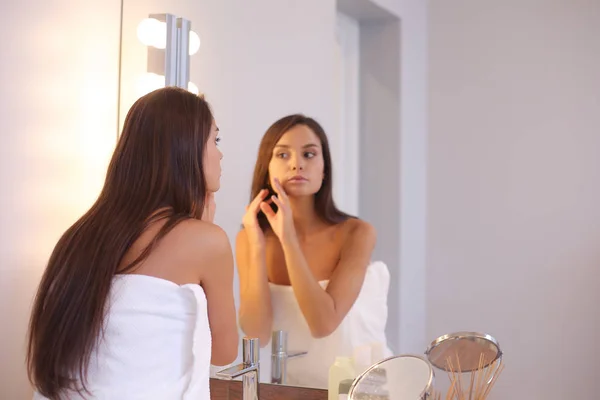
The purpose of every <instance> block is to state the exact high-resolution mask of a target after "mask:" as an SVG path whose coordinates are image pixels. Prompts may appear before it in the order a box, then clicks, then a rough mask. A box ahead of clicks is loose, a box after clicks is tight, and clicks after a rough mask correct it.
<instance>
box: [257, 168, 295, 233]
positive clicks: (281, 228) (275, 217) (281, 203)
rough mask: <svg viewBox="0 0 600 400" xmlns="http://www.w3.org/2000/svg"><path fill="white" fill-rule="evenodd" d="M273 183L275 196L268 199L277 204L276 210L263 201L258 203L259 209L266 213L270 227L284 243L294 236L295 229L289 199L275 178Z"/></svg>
mask: <svg viewBox="0 0 600 400" xmlns="http://www.w3.org/2000/svg"><path fill="white" fill-rule="evenodd" d="M274 183H275V185H274V187H273V189H274V190H275V192H276V193H277V196H271V199H270V200H272V201H273V203H275V204H276V205H277V212H275V211H273V207H271V205H270V204H269V203H267V202H265V201H263V202H261V203H260V209H261V211H262V212H263V213H264V214H265V215H266V217H267V220H268V221H269V224H270V225H271V229H273V232H274V233H275V235H277V237H278V238H279V241H280V242H281V243H284V242H287V241H289V240H292V239H294V238H295V235H296V229H295V228H294V220H293V218H292V209H291V208H290V199H289V197H288V195H287V193H285V190H283V186H281V183H280V182H279V180H278V179H277V178H275V179H274Z"/></svg>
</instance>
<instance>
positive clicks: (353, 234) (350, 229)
mask: <svg viewBox="0 0 600 400" xmlns="http://www.w3.org/2000/svg"><path fill="white" fill-rule="evenodd" d="M340 230H341V232H342V234H343V236H344V242H348V241H352V240H354V239H356V238H361V237H362V238H364V239H369V240H376V239H377V230H376V229H375V227H374V226H373V225H371V224H370V223H369V222H367V221H365V220H363V219H360V218H349V219H347V220H346V221H344V222H342V223H341V224H340Z"/></svg>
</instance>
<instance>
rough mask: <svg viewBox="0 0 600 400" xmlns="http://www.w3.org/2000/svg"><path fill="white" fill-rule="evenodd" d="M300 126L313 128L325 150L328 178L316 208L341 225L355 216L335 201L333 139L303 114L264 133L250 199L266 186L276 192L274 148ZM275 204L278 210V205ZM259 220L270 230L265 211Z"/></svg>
mask: <svg viewBox="0 0 600 400" xmlns="http://www.w3.org/2000/svg"><path fill="white" fill-rule="evenodd" d="M296 125H305V126H307V127H308V128H310V130H312V131H313V132H314V133H315V135H317V137H318V138H319V141H320V142H321V148H322V150H323V164H324V171H323V172H324V178H323V183H322V185H321V189H319V191H318V192H317V193H316V194H315V211H316V212H317V215H318V216H319V217H320V218H321V219H322V220H323V221H325V222H327V223H330V224H338V223H340V222H344V221H346V220H347V219H349V218H355V217H353V216H351V215H348V214H346V213H344V212H342V211H340V210H339V209H338V208H337V206H336V205H335V202H334V201H333V176H332V175H333V167H332V164H331V151H330V150H329V141H328V140H327V135H326V134H325V130H324V129H323V127H322V126H321V125H320V124H319V123H318V122H317V121H315V120H314V119H312V118H310V117H307V116H305V115H302V114H292V115H288V116H286V117H283V118H281V119H279V120H277V121H275V122H274V123H273V125H271V126H270V127H269V129H267V132H266V133H265V134H264V136H263V138H262V140H261V142H260V146H259V148H258V157H257V159H256V165H255V167H254V176H253V177H252V187H251V190H250V201H252V200H253V199H254V198H255V197H256V196H257V195H258V193H259V192H260V191H261V190H262V189H268V190H269V192H270V193H269V196H267V198H268V197H270V196H271V195H274V194H275V192H274V191H273V189H272V188H271V185H270V183H269V163H270V162H271V158H272V157H273V149H274V148H275V145H276V144H277V142H279V140H280V139H281V137H282V136H283V135H284V134H285V133H286V132H287V131H289V130H290V129H292V128H293V127H294V126H296ZM271 206H272V207H273V208H274V209H276V208H277V206H276V205H275V204H271ZM258 223H259V225H260V227H261V228H262V229H263V231H266V230H268V229H270V225H269V221H267V217H266V216H265V215H264V214H263V213H259V214H258Z"/></svg>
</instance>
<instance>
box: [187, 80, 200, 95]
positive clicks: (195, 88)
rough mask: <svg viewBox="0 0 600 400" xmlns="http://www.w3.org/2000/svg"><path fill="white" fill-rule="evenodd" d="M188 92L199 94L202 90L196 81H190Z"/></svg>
mask: <svg viewBox="0 0 600 400" xmlns="http://www.w3.org/2000/svg"><path fill="white" fill-rule="evenodd" d="M188 92H192V93H194V94H195V95H198V94H199V93H200V90H198V86H196V85H195V84H194V82H188Z"/></svg>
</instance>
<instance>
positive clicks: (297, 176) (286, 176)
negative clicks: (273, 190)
mask: <svg viewBox="0 0 600 400" xmlns="http://www.w3.org/2000/svg"><path fill="white" fill-rule="evenodd" d="M323 177H324V161H323V151H322V147H321V141H320V140H319V137H318V136H317V135H316V134H315V133H314V132H313V131H312V130H311V129H310V128H309V127H307V126H306V125H296V126H294V127H293V128H292V129H290V130H289V131H287V132H286V133H284V134H283V136H281V139H279V141H278V142H277V144H276V145H275V147H274V148H273V154H272V156H271V161H270V162H269V182H270V184H271V187H273V186H274V184H273V179H274V178H277V179H279V181H280V182H281V184H282V185H283V188H284V190H285V191H286V193H287V194H288V196H291V197H294V196H296V197H297V196H308V195H314V194H315V193H317V192H318V191H319V189H321V185H322V184H323Z"/></svg>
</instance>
